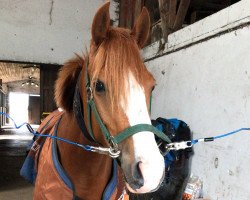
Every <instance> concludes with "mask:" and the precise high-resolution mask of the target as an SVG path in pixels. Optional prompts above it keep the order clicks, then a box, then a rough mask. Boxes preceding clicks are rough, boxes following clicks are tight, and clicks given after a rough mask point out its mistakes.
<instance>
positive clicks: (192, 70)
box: [143, 1, 250, 200]
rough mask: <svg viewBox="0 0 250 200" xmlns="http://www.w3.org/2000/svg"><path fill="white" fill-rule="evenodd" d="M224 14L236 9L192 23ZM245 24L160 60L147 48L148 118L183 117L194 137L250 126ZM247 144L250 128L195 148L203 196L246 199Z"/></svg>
mask: <svg viewBox="0 0 250 200" xmlns="http://www.w3.org/2000/svg"><path fill="white" fill-rule="evenodd" d="M246 3H247V4H249V1H242V2H240V3H239V4H237V5H235V6H237V7H234V9H233V10H236V11H237V13H240V10H239V9H241V10H245V9H246V7H245V6H246ZM230 9H231V10H232V8H230ZM225 12H227V13H230V16H234V15H237V13H236V12H229V11H227V10H226V11H222V12H221V13H219V14H217V15H215V16H211V18H210V19H211V20H209V19H206V22H204V21H201V22H199V23H197V24H195V25H194V27H196V28H197V27H199V26H204V27H206V26H207V27H209V28H210V27H211V26H212V25H211V24H209V23H211V22H212V21H216V19H214V18H217V20H218V21H219V20H221V21H223V20H227V19H224V18H220V17H219V16H221V15H223V14H224V13H225ZM242 12H243V11H242ZM244 12H245V11H244ZM248 16H250V10H249V9H248ZM249 22H250V21H248V22H246V24H245V26H244V27H243V28H240V27H238V28H236V29H235V30H234V31H231V32H230V30H228V31H229V32H228V33H223V34H221V35H218V36H216V37H213V38H211V39H208V38H207V40H204V41H200V43H197V44H194V45H192V42H191V41H190V42H189V43H190V45H192V46H190V47H186V48H180V50H177V51H174V52H172V53H171V52H170V53H168V54H166V55H163V56H160V57H158V58H155V57H154V56H155V54H154V53H155V50H154V49H153V48H146V49H145V50H144V52H143V53H144V54H143V55H144V56H145V57H146V58H150V59H149V60H148V61H147V62H146V65H147V66H148V68H149V70H150V71H151V72H152V73H153V74H154V77H155V78H156V80H157V87H156V89H155V91H154V93H153V107H152V112H153V113H152V114H153V116H152V117H153V118H156V117H159V116H162V117H167V118H172V117H177V118H179V119H182V120H184V121H186V122H187V123H188V124H189V125H190V128H191V130H192V131H193V136H194V138H202V137H211V136H216V135H218V134H221V133H225V132H229V131H232V130H235V129H238V128H241V127H250V26H249V25H247V24H248V23H249ZM206 23H208V24H206ZM217 28H218V27H215V29H217ZM189 30H191V31H192V26H190V27H187V28H185V29H183V30H182V33H183V34H185V33H188V31H189ZM197 33H198V32H197ZM217 33H218V32H217ZM176 34H180V33H178V32H177V33H176ZM179 36H180V37H181V35H179ZM210 36H211V35H210ZM210 36H209V37H210ZM183 37H187V36H184V35H183ZM195 39H196V38H194V40H195ZM203 39H204V38H203ZM178 40H179V39H177V40H176V41H174V38H173V36H172V41H171V42H175V43H176V44H177V43H178ZM180 44H181V42H180V43H179V46H180ZM183 47H185V44H184V45H183ZM166 52H167V50H166ZM150 53H151V57H150ZM158 56H159V55H158ZM249 146H250V131H248V132H247V131H245V132H241V133H239V134H237V135H234V136H230V137H228V138H225V139H220V140H217V141H214V142H211V143H199V144H196V145H195V146H194V150H195V156H194V158H193V161H192V172H193V173H194V174H196V175H198V176H200V177H201V178H202V179H203V181H204V193H205V196H206V197H209V198H210V199H211V200H249V199H250V190H249V185H250V151H249ZM216 159H218V167H217V168H216V167H215V160H216Z"/></svg>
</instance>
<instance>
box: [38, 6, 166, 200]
mask: <svg viewBox="0 0 250 200" xmlns="http://www.w3.org/2000/svg"><path fill="white" fill-rule="evenodd" d="M109 5H110V3H109V2H108V3H106V4H104V5H103V6H102V7H101V8H100V9H99V10H98V11H97V13H96V14H95V16H94V20H93V24H92V29H91V34H92V40H91V45H90V49H89V53H88V54H87V55H86V56H84V57H83V58H81V57H79V56H77V57H76V58H74V59H72V60H70V61H68V62H67V63H66V64H65V65H64V66H63V67H62V69H61V71H60V72H59V76H58V79H57V81H56V86H55V100H56V103H57V105H58V107H60V108H62V109H63V111H61V112H59V113H60V114H58V112H56V114H55V113H54V115H57V116H58V115H59V116H60V119H59V120H58V121H55V120H54V121H55V122H54V123H56V126H54V127H53V131H52V132H56V134H57V136H58V137H61V138H65V139H68V140H70V141H74V142H77V143H79V144H84V145H92V146H101V147H107V148H109V147H110V148H111V147H113V150H115V152H114V153H117V156H119V157H118V158H117V160H118V163H119V166H118V171H120V172H122V174H123V175H122V176H123V177H124V179H123V178H122V176H121V173H118V181H117V182H116V184H117V187H118V188H125V187H126V188H127V189H128V190H129V191H130V192H132V193H138V194H139V193H148V192H152V191H155V190H157V188H158V187H159V185H160V184H161V182H162V180H163V178H164V159H163V157H162V155H161V154H160V151H159V149H158V147H157V144H156V142H155V139H154V134H156V133H155V131H154V129H153V128H152V127H151V126H152V125H151V121H150V116H149V112H150V111H149V107H150V96H151V92H152V90H153V88H154V85H155V80H154V78H153V76H152V75H151V74H150V73H149V71H148V70H147V69H146V67H145V65H144V63H143V61H142V59H141V57H140V53H139V50H140V49H141V48H142V47H143V46H144V44H145V42H146V41H147V38H148V35H149V30H150V18H149V14H148V11H147V9H146V8H143V9H142V12H141V14H140V16H139V17H138V19H137V21H136V23H135V26H134V28H133V29H132V30H128V29H124V28H113V27H111V26H110V15H109ZM89 101H91V102H94V103H93V104H94V105H92V104H91V105H89V104H88V102H89ZM79 103H80V105H79ZM88 106H90V108H89V107H88ZM79 116H80V118H79ZM88 118H89V122H88ZM79 119H82V121H81V120H79ZM83 120H84V121H83ZM45 121H48V119H47V120H45ZM100 121H101V122H100ZM142 124H143V126H144V127H147V128H145V129H144V128H142V129H141V128H140V125H142ZM130 128H131V129H130ZM132 129H133V130H132ZM124 130H125V131H124ZM83 132H84V133H83ZM103 132H105V133H106V134H103ZM121 132H123V133H124V134H123V135H122V136H121V134H120V133H121ZM82 133H83V134H82ZM119 134H120V135H119ZM118 135H119V137H118ZM123 136H124V137H123ZM118 138H119V139H118ZM112 139H114V141H112ZM118 140H119V141H118ZM110 141H111V142H110ZM112 143H113V145H112ZM114 143H115V144H114ZM53 145H55V146H56V153H57V157H56V158H57V159H58V161H59V163H57V164H56V166H55V167H57V168H58V169H59V172H63V175H62V176H63V177H61V178H60V177H59V175H58V174H57V175H55V174H53V173H52V172H53V171H51V170H50V167H48V165H49V164H51V161H49V159H51V150H49V149H50V148H51V146H53ZM47 151H50V154H49V155H47V154H46V152H47ZM52 154H54V153H53V152H52ZM53 156H54V155H53ZM117 156H114V157H117ZM114 162H116V161H115V160H114V159H112V158H111V157H109V156H107V155H104V154H98V153H93V152H89V151H84V150H82V149H81V148H77V147H76V146H73V145H70V144H67V143H64V142H61V141H59V140H58V141H56V142H54V144H52V143H51V139H47V140H46V141H45V143H44V145H43V148H42V150H41V153H40V159H39V162H38V173H37V178H36V183H35V191H34V199H59V198H60V199H70V198H73V196H71V193H70V192H68V193H67V194H65V193H64V192H65V191H70V190H73V192H74V196H75V197H77V198H78V199H85V200H100V199H106V197H104V196H103V195H104V192H105V188H106V186H107V184H108V183H109V182H110V179H111V175H112V173H113V171H114V169H115V168H114ZM46 163H47V164H48V165H46ZM54 164H55V163H54ZM57 172H58V170H57ZM48 174H49V175H48ZM60 176H61V175H60ZM45 177H46V178H45ZM53 177H54V178H53ZM61 179H63V180H70V181H71V183H70V184H69V185H70V187H69V186H68V184H64V185H62V184H61V185H60V184H59V183H53V184H52V183H49V181H52V182H53V181H54V182H56V180H61ZM66 182H67V181H66ZM58 184H59V185H58ZM69 188H70V189H69ZM119 191H120V192H119ZM120 195H121V190H119V189H117V192H116V194H114V195H112V197H109V198H110V199H118V198H119V197H120Z"/></svg>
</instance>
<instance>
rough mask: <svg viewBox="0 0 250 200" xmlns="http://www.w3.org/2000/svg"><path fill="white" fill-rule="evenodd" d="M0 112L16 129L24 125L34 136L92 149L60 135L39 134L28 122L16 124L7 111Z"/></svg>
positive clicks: (88, 149)
mask: <svg viewBox="0 0 250 200" xmlns="http://www.w3.org/2000/svg"><path fill="white" fill-rule="evenodd" d="M0 114H1V115H4V116H5V117H7V118H8V119H10V120H11V121H12V122H13V124H14V126H15V128H16V129H19V128H21V127H22V126H24V125H26V127H27V128H28V130H29V132H30V133H32V134H33V135H35V136H38V137H48V138H51V139H56V140H60V141H62V142H65V143H68V144H71V145H75V146H78V147H80V148H83V149H84V150H86V151H92V146H89V145H82V144H79V143H77V142H72V141H69V140H67V139H64V138H61V137H57V136H53V135H49V134H40V133H38V132H36V131H34V129H33V128H32V127H31V125H30V124H29V123H27V122H24V123H22V124H20V125H19V126H18V125H17V124H16V122H15V120H14V119H13V118H12V117H11V116H9V115H8V114H7V113H4V112H0Z"/></svg>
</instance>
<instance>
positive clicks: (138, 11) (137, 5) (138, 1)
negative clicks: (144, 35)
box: [133, 0, 142, 26]
mask: <svg viewBox="0 0 250 200" xmlns="http://www.w3.org/2000/svg"><path fill="white" fill-rule="evenodd" d="M141 9H142V1H141V0H135V9H134V23H133V26H134V24H135V22H136V20H137V18H138V17H139V15H140V14H141Z"/></svg>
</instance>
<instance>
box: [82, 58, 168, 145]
mask: <svg viewBox="0 0 250 200" xmlns="http://www.w3.org/2000/svg"><path fill="white" fill-rule="evenodd" d="M86 89H87V96H88V99H87V120H88V129H89V134H90V135H91V137H92V138H93V139H94V134H93V129H92V123H91V110H92V111H93V113H94V116H95V119H96V120H97V123H98V124H99V126H100V128H101V131H102V133H103V135H104V137H105V139H106V140H107V141H108V142H109V144H110V145H111V146H116V145H117V144H119V143H120V142H122V141H123V140H125V139H126V138H128V137H130V136H132V135H134V134H136V133H139V132H142V131H149V132H152V133H154V134H155V135H157V136H158V137H159V138H161V139H162V140H164V141H166V142H167V143H171V140H170V139H169V138H168V137H167V136H166V135H165V134H164V133H162V132H161V131H159V130H158V129H157V128H155V127H154V126H152V125H151V124H137V125H134V126H131V127H129V128H127V129H125V130H124V131H122V132H120V133H119V134H118V135H116V136H112V135H111V134H110V132H109V131H108V129H107V128H106V126H105V125H104V123H103V121H102V119H101V117H100V115H99V113H98V111H97V109H96V105H95V102H94V98H93V91H92V89H91V85H90V80H89V76H88V61H86ZM150 111H151V97H150Z"/></svg>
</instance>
